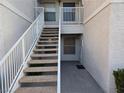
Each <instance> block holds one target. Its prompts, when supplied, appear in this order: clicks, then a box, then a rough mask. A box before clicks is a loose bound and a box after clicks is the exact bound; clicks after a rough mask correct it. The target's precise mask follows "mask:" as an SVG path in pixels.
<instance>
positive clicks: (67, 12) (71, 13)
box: [61, 7, 83, 24]
mask: <svg viewBox="0 0 124 93" xmlns="http://www.w3.org/2000/svg"><path fill="white" fill-rule="evenodd" d="M61 15H62V16H61V19H62V20H61V22H62V23H64V24H67V23H76V24H81V23H83V7H61Z"/></svg>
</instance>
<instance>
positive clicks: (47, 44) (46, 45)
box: [36, 44, 58, 47]
mask: <svg viewBox="0 0 124 93" xmlns="http://www.w3.org/2000/svg"><path fill="white" fill-rule="evenodd" d="M36 46H39V47H40V46H58V44H42V45H41V44H37V45H36Z"/></svg>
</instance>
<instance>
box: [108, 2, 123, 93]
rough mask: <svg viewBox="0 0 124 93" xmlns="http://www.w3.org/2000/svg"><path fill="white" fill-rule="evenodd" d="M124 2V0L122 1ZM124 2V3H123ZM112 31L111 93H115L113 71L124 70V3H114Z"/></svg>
mask: <svg viewBox="0 0 124 93" xmlns="http://www.w3.org/2000/svg"><path fill="white" fill-rule="evenodd" d="M122 1H123V0H122ZM123 2H124V1H123ZM111 15H112V16H111V31H110V63H111V73H110V85H109V86H110V93H115V83H114V77H113V70H117V69H118V68H124V3H122V2H120V3H112V13H111Z"/></svg>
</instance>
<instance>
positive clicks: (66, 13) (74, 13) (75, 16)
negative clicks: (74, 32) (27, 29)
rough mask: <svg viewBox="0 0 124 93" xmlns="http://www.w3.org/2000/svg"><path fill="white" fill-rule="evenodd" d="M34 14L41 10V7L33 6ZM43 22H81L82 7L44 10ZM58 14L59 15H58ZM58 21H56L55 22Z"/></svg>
mask: <svg viewBox="0 0 124 93" xmlns="http://www.w3.org/2000/svg"><path fill="white" fill-rule="evenodd" d="M35 10H36V11H35V14H36V16H37V15H38V14H39V13H40V12H41V10H42V8H41V7H36V8H35ZM56 10H57V9H56ZM44 16H45V17H44V18H45V20H44V21H45V23H47V24H50V23H51V24H52V25H53V24H59V20H60V19H61V24H82V23H83V7H60V9H58V10H57V11H54V12H50V11H48V9H47V11H44ZM58 16H59V17H58ZM57 22H58V23H57Z"/></svg>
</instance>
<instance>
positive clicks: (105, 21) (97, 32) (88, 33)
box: [83, 6, 110, 92]
mask: <svg viewBox="0 0 124 93" xmlns="http://www.w3.org/2000/svg"><path fill="white" fill-rule="evenodd" d="M109 23H110V6H108V7H106V8H105V9H104V10H103V11H101V12H100V13H98V14H97V15H96V16H95V17H94V18H92V19H91V20H90V21H89V22H88V23H86V24H85V31H84V35H83V36H84V38H83V39H84V50H83V51H84V54H83V55H84V62H83V64H84V66H85V67H86V69H87V70H88V71H89V73H90V74H91V75H92V76H93V77H94V79H95V80H96V81H97V82H98V84H99V85H100V86H101V87H102V89H103V90H104V91H105V92H107V91H108V80H109V62H108V55H109V53H108V48H109V41H108V40H109V25H110V24H109Z"/></svg>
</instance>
